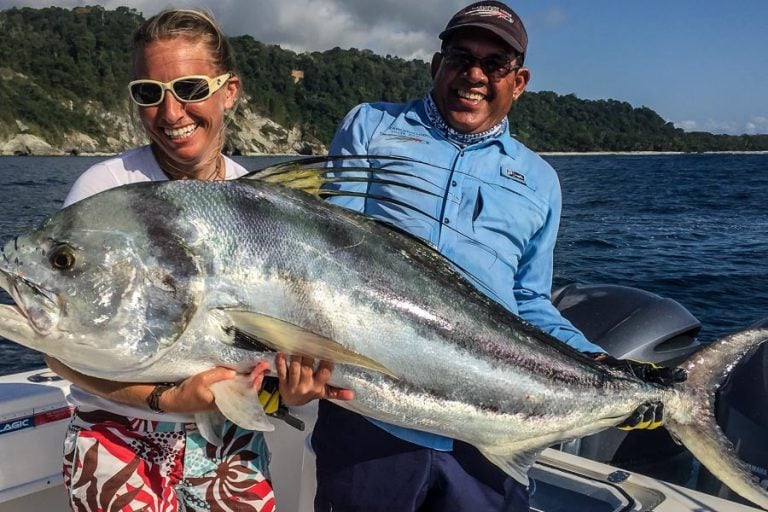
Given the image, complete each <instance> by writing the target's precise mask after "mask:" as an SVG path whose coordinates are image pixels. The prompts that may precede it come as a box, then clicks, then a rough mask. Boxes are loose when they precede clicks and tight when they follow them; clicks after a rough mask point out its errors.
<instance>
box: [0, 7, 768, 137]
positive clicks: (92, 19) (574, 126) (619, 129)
mask: <svg viewBox="0 0 768 512" xmlns="http://www.w3.org/2000/svg"><path fill="white" fill-rule="evenodd" d="M142 20H143V16H142V14H141V13H139V12H137V11H136V10H134V9H130V8H127V7H119V8H117V9H115V10H105V9H104V8H102V7H98V6H94V7H79V8H75V9H71V10H68V9H62V8H56V7H51V8H44V9H32V8H13V9H9V10H6V11H0V33H2V36H3V37H1V38H0V139H2V138H3V137H5V138H8V137H9V136H12V135H14V134H18V133H29V134H34V135H36V136H39V137H41V138H44V139H45V140H48V141H51V143H60V142H61V140H62V139H63V138H64V137H66V136H67V134H71V133H73V132H76V133H82V134H85V135H87V136H88V137H90V138H93V139H95V140H98V141H103V140H106V139H107V138H114V139H121V138H122V139H125V143H126V145H130V144H129V142H132V139H131V137H128V138H126V137H125V134H126V133H128V132H131V130H132V128H131V123H130V122H129V111H130V109H129V105H128V102H127V90H126V83H127V82H128V80H129V78H130V57H129V52H130V38H131V34H132V33H133V31H134V30H135V28H136V27H137V26H138V25H139V24H140V23H141V22H142ZM231 41H232V44H233V46H234V48H235V51H236V53H237V56H238V65H239V70H240V73H241V75H242V77H243V82H244V84H245V89H246V92H247V95H248V100H249V102H248V106H249V108H250V109H251V110H253V111H255V112H257V113H260V114H262V115H264V116H266V117H269V118H270V119H272V120H274V121H276V122H277V123H279V124H280V125H282V126H286V127H297V128H300V129H301V131H302V133H304V134H305V135H306V136H307V137H311V138H315V139H317V140H318V141H319V142H320V143H323V144H327V143H328V142H329V141H330V139H331V137H332V135H333V131H334V128H335V126H336V125H337V123H338V122H339V121H340V120H341V118H342V116H343V115H344V114H345V113H346V112H347V111H348V110H349V109H350V108H351V107H352V106H354V105H355V104H357V103H360V102H362V101H378V100H388V101H402V100H405V99H408V98H414V97H420V96H422V95H423V94H424V93H425V92H426V91H427V90H428V89H429V84H430V77H429V67H428V64H427V63H425V62H422V61H406V60H403V59H401V58H398V57H392V56H380V55H375V54H373V53H372V52H370V51H368V50H357V49H350V50H342V49H339V48H335V49H333V50H329V51H325V52H311V53H309V52H308V53H299V54H297V53H295V52H292V51H289V50H285V49H282V48H280V47H278V46H275V45H269V44H264V43H261V42H259V41H256V40H255V39H253V38H252V37H250V36H239V37H234V38H232V39H231ZM105 116H106V119H107V120H112V122H106V123H105ZM510 122H511V127H512V131H513V133H516V134H517V136H518V138H519V139H520V140H521V141H523V142H524V143H526V144H528V145H529V146H530V147H532V148H533V149H536V150H538V151H717V150H721V151H722V150H738V151H743V150H768V135H761V136H738V137H736V136H725V135H712V134H708V133H685V132H683V131H682V130H680V129H676V128H675V127H674V126H673V125H672V124H671V123H668V122H666V121H665V120H664V119H662V118H661V117H660V116H658V115H657V114H656V113H655V112H654V111H653V110H651V109H648V108H645V107H640V108H636V107H633V106H631V105H629V104H628V103H626V102H621V101H616V100H601V101H587V100H581V99H579V98H577V97H575V96H573V95H566V96H561V95H558V94H556V93H553V92H538V93H535V92H528V93H526V94H525V95H524V96H523V97H522V99H521V100H520V101H519V102H518V103H517V104H516V105H515V107H514V108H513V111H512V113H511V115H510ZM132 137H133V138H135V136H132ZM128 139H131V140H130V141H129V140H128Z"/></svg>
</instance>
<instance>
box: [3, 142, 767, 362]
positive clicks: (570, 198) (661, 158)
mask: <svg viewBox="0 0 768 512" xmlns="http://www.w3.org/2000/svg"><path fill="white" fill-rule="evenodd" d="M545 158H546V159H547V160H548V161H549V162H550V163H551V164H552V165H553V167H554V168H555V169H556V170H557V171H558V174H559V176H560V180H561V184H562V189H563V215H562V223H561V229H560V236H559V241H558V245H557V248H556V251H555V286H562V285H565V284H568V283H572V282H579V283H584V284H620V285H625V286H632V287H637V288H641V289H643V290H647V291H650V292H653V293H656V294H659V295H661V296H664V297H668V298H672V299H674V300H676V301H677V302H679V303H680V304H682V305H683V306H684V307H686V308H687V309H688V310H689V311H690V312H691V313H693V315H694V316H696V317H697V318H698V319H699V320H700V321H701V323H702V329H701V333H700V337H699V339H700V340H701V341H702V342H708V341H711V340H713V339H716V338H717V337H719V336H722V335H724V334H728V333H731V332H735V331H737V330H740V329H743V328H746V327H748V326H749V325H751V324H753V323H755V322H757V321H759V320H762V319H764V318H766V317H768V200H767V199H766V196H768V154H695V155H577V156H564V155H552V156H545ZM103 159H104V157H0V183H2V185H0V243H2V242H3V241H5V240H7V239H8V238H10V237H12V236H15V235H17V234H21V233H23V232H25V231H27V230H28V229H30V228H31V227H34V226H35V225H37V224H38V223H39V222H40V221H42V220H43V219H44V218H45V217H46V216H48V215H50V214H51V213H53V212H55V211H56V210H57V209H59V208H60V207H61V204H62V201H63V199H64V197H65V195H66V193H67V191H68V189H69V187H70V186H71V184H72V183H73V182H74V180H75V179H76V178H77V176H78V175H79V174H80V173H81V172H83V171H84V170H85V169H87V168H88V167H89V166H90V165H92V164H94V163H95V162H98V161H100V160H103ZM279 159H281V158H280V157H238V158H237V160H238V161H239V162H240V163H242V164H243V165H245V166H246V167H247V168H255V167H263V166H264V165H266V164H267V163H269V162H271V161H277V160H279ZM283 159H284V158H283ZM119 213H120V212H115V214H117V215H119ZM0 302H5V303H10V299H9V297H8V296H7V295H6V294H4V292H0ZM42 365H43V363H42V357H41V356H40V355H39V354H38V353H36V352H34V351H31V350H28V349H25V348H23V347H20V346H19V345H16V344H14V343H11V342H9V341H7V340H3V339H2V338H0V375H3V374H8V373H14V372H18V371H23V370H28V369H33V368H36V367H40V366H42Z"/></svg>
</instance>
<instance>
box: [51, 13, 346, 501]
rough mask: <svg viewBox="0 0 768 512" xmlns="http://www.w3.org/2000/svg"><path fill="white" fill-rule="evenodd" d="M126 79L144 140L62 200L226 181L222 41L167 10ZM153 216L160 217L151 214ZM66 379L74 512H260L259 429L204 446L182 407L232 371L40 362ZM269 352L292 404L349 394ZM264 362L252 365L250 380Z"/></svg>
mask: <svg viewBox="0 0 768 512" xmlns="http://www.w3.org/2000/svg"><path fill="white" fill-rule="evenodd" d="M133 72H134V78H135V79H134V80H133V81H132V82H130V84H129V90H130V95H131V99H132V101H133V102H134V103H135V104H136V105H137V106H138V111H139V117H140V119H141V123H142V125H143V127H144V129H145V130H146V132H147V134H148V136H149V139H150V141H151V144H149V145H147V146H143V147H139V148H136V149H133V150H130V151H127V152H126V153H123V154H122V155H120V156H118V157H116V158H113V159H110V160H107V161H105V162H102V163H99V164H97V165H95V166H93V167H91V168H90V169H88V170H87V171H86V172H85V173H84V174H83V175H82V176H80V177H79V178H78V180H77V181H76V182H75V184H74V185H73V187H72V189H71V190H70V192H69V194H68V195H67V198H66V200H65V206H67V205H69V204H72V203H74V202H76V201H79V200H81V199H83V198H85V197H88V196H90V195H92V194H95V193H97V192H100V191H102V190H106V189H109V188H113V187H117V186H120V185H124V184H127V183H134V182H140V181H162V180H168V179H201V180H223V179H235V178H238V177H240V176H242V175H243V174H245V173H246V170H245V169H244V168H243V167H242V166H240V165H239V164H237V163H236V162H234V161H233V160H231V159H229V158H227V157H225V156H224V155H222V153H221V150H222V147H223V144H224V128H225V124H226V119H227V114H228V112H230V111H231V110H232V109H233V108H234V107H235V105H236V103H237V101H238V98H239V96H240V91H241V82H240V78H239V77H238V75H237V73H236V71H235V63H234V56H233V54H232V50H231V48H230V46H229V43H228V41H227V39H226V37H225V36H224V35H223V33H222V32H221V30H220V28H219V27H218V26H217V24H216V23H215V21H214V20H213V19H211V18H210V17H209V16H207V15H206V14H204V13H202V12H198V11H192V10H166V11H163V12H161V13H159V14H157V15H156V16H153V17H152V18H150V19H149V20H147V21H146V22H145V23H144V24H143V25H142V26H141V27H140V28H139V29H138V30H137V32H136V34H135V36H134V41H133ZM158 222H162V219H158ZM47 362H48V364H49V366H51V368H52V369H53V370H54V371H56V372H57V373H59V374H61V375H62V376H64V377H65V378H67V379H69V380H71V381H72V382H73V386H72V391H71V395H72V399H73V401H75V403H76V404H77V406H78V407H77V409H76V412H75V414H74V416H73V418H72V421H71V423H70V427H69V430H68V433H67V437H66V440H65V445H64V478H65V484H66V487H67V489H68V491H69V497H70V503H71V506H72V508H73V510H77V511H79V510H107V509H109V510H112V509H115V510H118V509H119V510H146V511H155V510H163V511H175V510H185V509H193V510H235V511H238V510H243V511H245V510H248V511H262V510H263V511H271V510H273V509H274V506H275V505H274V494H273V491H272V486H271V483H270V481H269V473H268V462H269V454H268V451H267V447H266V444H265V441H264V438H263V435H262V434H261V433H258V432H250V431H244V430H242V429H240V428H238V427H237V426H236V425H234V424H232V423H229V422H227V423H226V424H225V426H224V431H223V432H222V433H221V434H222V439H223V440H224V444H223V446H222V447H216V446H213V445H208V444H206V442H205V441H204V440H203V439H202V437H201V436H200V434H199V433H198V432H197V430H196V428H195V425H194V423H193V417H192V413H194V412H199V411H204V410H209V409H212V408H214V407H215V405H214V398H213V395H212V393H211V392H210V388H209V386H210V385H211V384H212V383H214V382H217V381H220V380H223V379H227V378H232V377H233V376H234V371H232V370H229V369H226V368H215V369H212V370H209V371H206V372H203V373H201V374H199V375H195V376H192V377H190V378H189V379H187V380H185V381H184V382H181V383H179V384H178V385H172V384H126V383H118V382H110V381H105V380H102V379H96V378H93V377H89V376H85V375H82V374H79V373H77V372H75V371H74V370H72V369H70V368H68V367H66V366H64V365H63V364H62V363H60V362H59V361H56V360H54V359H48V361H47ZM313 363H314V361H311V360H303V359H302V358H299V357H293V358H291V359H290V361H288V360H286V358H285V357H282V356H280V357H279V358H278V360H277V367H278V377H279V378H280V392H281V394H282V395H283V396H284V397H285V398H287V402H288V403H289V404H291V405H298V404H302V403H306V402H307V401H309V400H310V399H313V398H320V397H328V398H331V397H332V398H340V399H345V398H349V392H345V391H344V390H335V389H333V388H330V387H329V386H326V382H327V380H328V378H329V376H330V367H329V365H327V364H325V363H321V364H320V366H319V368H318V369H317V370H315V369H314V366H313ZM266 368H267V364H266V363H261V364H259V365H257V366H256V368H254V370H253V372H252V374H251V375H252V378H253V383H254V386H260V385H261V381H262V378H263V376H264V374H265V373H266V371H267V370H266Z"/></svg>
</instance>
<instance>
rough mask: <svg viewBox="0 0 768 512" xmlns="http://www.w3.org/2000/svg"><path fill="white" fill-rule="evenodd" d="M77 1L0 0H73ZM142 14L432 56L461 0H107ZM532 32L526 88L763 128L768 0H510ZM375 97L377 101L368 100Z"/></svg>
mask: <svg viewBox="0 0 768 512" xmlns="http://www.w3.org/2000/svg"><path fill="white" fill-rule="evenodd" d="M93 3H94V2H92V1H81V0H57V1H50V0H49V1H45V0H0V9H5V8H8V7H11V6H22V5H26V6H32V7H44V6H49V5H56V6H59V7H74V6H79V5H88V4H93ZM98 3H99V4H100V5H103V6H105V7H106V8H108V9H113V8H115V7H117V6H119V5H127V6H129V7H133V8H136V9H137V10H139V11H140V12H142V13H144V15H145V16H149V15H151V14H154V13H155V12H157V11H158V10H160V9H162V8H164V7H167V6H169V5H173V6H175V7H181V6H190V7H198V8H199V7H202V8H205V9H208V10H209V11H210V12H212V13H213V14H214V15H215V16H216V18H217V19H218V20H219V21H220V22H221V24H222V26H223V27H224V29H225V31H226V32H227V33H228V34H229V35H233V36H235V35H242V34H250V35H252V36H253V37H254V38H255V39H257V40H259V41H262V42H265V43H272V44H279V45H280V46H283V47H286V48H290V49H293V50H296V51H305V50H326V49H330V48H333V47H336V46H339V47H341V48H350V47H354V48H368V49H370V50H372V51H374V52H376V53H379V54H383V55H386V54H391V55H399V56H402V57H404V58H422V59H425V60H428V59H429V58H430V57H431V55H432V52H434V51H435V50H436V49H437V48H438V45H439V41H438V39H437V34H438V33H439V32H440V30H441V29H442V28H443V27H444V26H445V24H446V22H447V21H448V19H449V18H450V16H451V15H452V14H453V13H454V12H455V11H457V10H458V9H460V8H461V7H463V6H465V5H467V4H468V3H469V2H467V1H461V0H419V1H414V0H280V1H276V0H207V1H206V0H202V1H188V0H178V1H174V2H173V3H172V4H171V3H169V2H165V1H158V0H135V1H126V0H122V1H121V0H107V1H104V2H98ZM507 3H508V5H510V6H511V7H512V8H513V9H515V10H516V11H517V12H518V14H519V15H520V16H521V18H522V19H523V22H524V23H525V25H526V28H527V29H528V34H529V39H530V43H529V52H528V58H527V60H526V63H527V65H528V66H529V67H530V68H531V72H532V76H533V78H532V81H531V84H530V90H533V91H541V90H549V91H555V92H556V93H558V94H575V95H576V96H578V97H579V98H585V99H608V98H610V99H615V100H620V101H626V102H628V103H630V104H632V105H633V106H635V107H640V106H646V107H649V108H651V109H653V110H655V111H656V112H657V113H659V115H661V116H662V117H663V118H664V119H666V120H667V121H671V122H673V123H675V125H676V126H677V127H680V128H683V129H686V130H705V131H711V132H715V133H731V134H740V133H751V134H754V133H768V0H730V1H728V2H725V1H723V0H719V1H715V0H666V1H661V0H646V1H634V2H627V1H622V0H559V1H558V0H519V1H508V2H507ZM371 99H372V100H375V99H376V98H371Z"/></svg>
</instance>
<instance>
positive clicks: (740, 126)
mask: <svg viewBox="0 0 768 512" xmlns="http://www.w3.org/2000/svg"><path fill="white" fill-rule="evenodd" d="M674 125H675V127H676V128H682V129H683V130H685V131H686V132H710V133H722V134H727V135H744V134H747V135H757V134H761V133H768V117H764V116H755V117H753V118H751V119H749V120H748V121H746V122H737V121H723V120H715V119H707V120H705V121H694V120H690V119H689V120H685V121H675V122H674Z"/></svg>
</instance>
